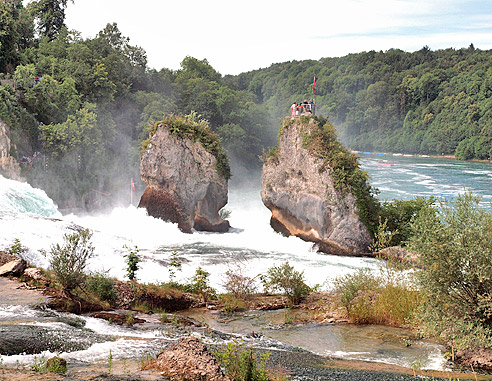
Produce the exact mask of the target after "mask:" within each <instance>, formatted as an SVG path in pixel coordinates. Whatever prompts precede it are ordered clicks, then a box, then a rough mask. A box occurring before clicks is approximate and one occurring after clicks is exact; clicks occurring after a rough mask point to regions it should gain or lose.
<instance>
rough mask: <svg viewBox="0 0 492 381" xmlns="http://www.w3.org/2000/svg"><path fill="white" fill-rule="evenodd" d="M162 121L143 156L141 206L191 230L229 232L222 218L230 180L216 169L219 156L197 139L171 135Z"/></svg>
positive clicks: (183, 229)
mask: <svg viewBox="0 0 492 381" xmlns="http://www.w3.org/2000/svg"><path fill="white" fill-rule="evenodd" d="M169 127H170V126H169V125H166V124H165V123H161V124H159V125H158V126H157V129H156V131H155V133H154V134H153V136H152V137H151V139H150V142H149V145H148V147H147V149H146V151H145V152H144V154H143V156H142V160H141V163H140V173H141V176H142V180H143V182H144V183H145V184H147V188H146V189H145V192H144V194H143V195H142V198H141V199H140V203H139V207H144V208H146V209H147V212H148V213H149V215H151V216H154V217H158V218H161V219H164V220H167V221H171V222H174V223H177V224H178V227H179V228H180V229H181V230H182V231H183V232H186V233H191V229H195V230H204V231H214V232H226V231H228V230H229V222H228V221H226V220H223V219H222V218H220V217H219V215H218V212H219V210H220V209H221V208H222V207H224V206H225V205H226V204H227V192H228V187H227V180H226V179H225V178H224V177H223V176H222V175H220V174H219V173H218V171H217V169H216V167H217V166H216V164H217V159H216V157H215V156H214V155H212V154H211V153H209V152H207V150H205V148H204V147H203V146H202V144H201V143H200V142H198V141H193V140H192V139H190V138H188V137H184V136H179V135H176V134H172V133H171V132H170V129H169Z"/></svg>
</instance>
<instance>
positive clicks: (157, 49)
mask: <svg viewBox="0 0 492 381" xmlns="http://www.w3.org/2000/svg"><path fill="white" fill-rule="evenodd" d="M65 22H66V24H67V25H68V27H69V29H75V30H77V31H79V32H81V33H82V37H84V38H87V37H95V36H96V34H97V33H98V32H99V31H100V30H102V29H103V28H104V27H105V26H106V24H107V23H112V22H116V23H117V24H118V27H119V29H120V31H121V32H122V34H123V35H124V36H126V37H129V38H130V44H131V45H137V46H141V47H142V48H144V49H145V51H146V52H147V58H148V65H149V67H151V68H154V69H157V70H160V69H161V68H168V69H173V70H175V69H179V67H180V62H181V61H182V60H183V58H185V57H186V56H192V57H195V58H198V59H204V58H206V59H207V60H208V62H209V63H210V64H211V65H212V66H213V67H214V68H215V69H216V70H217V71H218V72H220V73H221V74H223V75H226V74H239V73H241V72H245V71H250V70H255V69H259V68H265V67H268V66H270V65H271V64H273V63H278V62H285V61H291V60H303V59H315V60H318V59H320V58H322V57H339V56H344V55H346V54H349V53H359V52H362V51H369V50H376V51H379V50H382V51H386V50H388V49H391V48H398V49H402V50H405V51H409V52H413V51H416V50H419V49H421V48H422V47H423V46H428V47H430V48H431V49H432V50H437V49H442V48H449V47H452V48H457V49H459V48H462V47H468V46H469V45H470V43H473V44H474V46H475V47H476V48H480V49H491V48H492V0H337V1H333V0H309V1H299V0H297V1H291V0H282V1H277V0H263V1H258V0H248V1H238V0H236V1H232V0H229V1H225V0H208V1H204V0H179V1H177V0H140V1H134V0H132V1H130V0H75V2H74V3H73V4H72V3H69V5H68V7H67V10H66V19H65Z"/></svg>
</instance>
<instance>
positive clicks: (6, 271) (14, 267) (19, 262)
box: [0, 259, 27, 276]
mask: <svg viewBox="0 0 492 381" xmlns="http://www.w3.org/2000/svg"><path fill="white" fill-rule="evenodd" d="M26 267H27V262H26V261H25V260H23V259H16V260H14V261H10V262H8V263H6V264H4V265H3V266H2V267H0V276H8V275H11V276H21V275H22V273H23V272H24V270H25V269H26Z"/></svg>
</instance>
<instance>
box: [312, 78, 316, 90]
mask: <svg viewBox="0 0 492 381" xmlns="http://www.w3.org/2000/svg"><path fill="white" fill-rule="evenodd" d="M315 92H316V76H314V77H313V94H314V93H315Z"/></svg>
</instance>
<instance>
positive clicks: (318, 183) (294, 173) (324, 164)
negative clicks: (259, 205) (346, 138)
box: [261, 116, 377, 255]
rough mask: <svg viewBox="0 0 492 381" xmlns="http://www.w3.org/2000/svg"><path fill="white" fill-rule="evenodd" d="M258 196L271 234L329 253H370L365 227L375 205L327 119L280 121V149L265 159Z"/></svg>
mask: <svg viewBox="0 0 492 381" xmlns="http://www.w3.org/2000/svg"><path fill="white" fill-rule="evenodd" d="M261 197H262V200H263V203H264V204H265V206H266V207H267V208H269V209H270V210H271V211H272V217H271V221H270V224H271V226H272V227H273V228H274V229H275V230H276V231H278V232H280V233H283V234H286V235H295V236H298V237H300V238H302V239H303V240H306V241H310V242H314V243H316V244H317V245H318V248H319V250H320V251H323V252H325V253H328V254H339V255H363V254H366V253H368V252H369V245H370V243H371V236H370V233H369V229H368V227H367V226H366V224H367V225H369V224H370V219H371V218H372V216H373V215H375V213H374V212H375V211H376V208H377V202H376V201H375V200H374V199H373V198H372V196H371V188H370V186H369V185H368V184H367V175H366V174H365V173H364V172H363V171H361V170H360V169H359V167H358V163H357V159H356V157H355V156H354V155H353V154H351V153H350V152H348V151H347V150H346V149H344V148H343V147H342V146H341V144H340V143H339V142H338V140H337V139H336V134H335V129H334V127H333V126H332V125H331V124H330V123H329V122H328V121H327V120H323V119H319V118H315V117H310V116H301V118H300V119H292V120H291V119H288V118H286V119H285V120H284V123H283V126H282V129H281V130H280V132H279V144H278V146H277V147H275V148H274V149H273V150H272V151H270V153H269V154H268V155H267V157H266V158H265V163H264V165H263V172H262V191H261ZM371 208H372V210H371Z"/></svg>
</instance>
